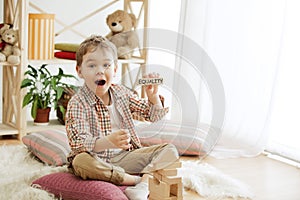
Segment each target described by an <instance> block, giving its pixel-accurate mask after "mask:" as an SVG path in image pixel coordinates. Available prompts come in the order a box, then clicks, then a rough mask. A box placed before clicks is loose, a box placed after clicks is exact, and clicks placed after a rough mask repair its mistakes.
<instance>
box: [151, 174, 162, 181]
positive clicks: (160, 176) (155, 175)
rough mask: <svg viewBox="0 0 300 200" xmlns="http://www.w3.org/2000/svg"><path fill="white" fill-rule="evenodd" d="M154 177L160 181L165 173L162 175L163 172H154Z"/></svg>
mask: <svg viewBox="0 0 300 200" xmlns="http://www.w3.org/2000/svg"><path fill="white" fill-rule="evenodd" d="M153 177H154V178H155V179H157V180H158V181H162V177H163V175H161V174H160V173H158V172H153Z"/></svg>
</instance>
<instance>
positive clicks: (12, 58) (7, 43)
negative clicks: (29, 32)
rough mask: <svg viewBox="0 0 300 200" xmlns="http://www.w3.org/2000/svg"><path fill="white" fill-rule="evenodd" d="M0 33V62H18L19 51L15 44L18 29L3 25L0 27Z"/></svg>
mask: <svg viewBox="0 0 300 200" xmlns="http://www.w3.org/2000/svg"><path fill="white" fill-rule="evenodd" d="M0 34H1V49H0V62H4V61H7V62H9V63H11V64H18V63H19V62H20V55H21V51H20V49H19V48H18V46H17V42H18V39H19V37H18V31H17V30H14V29H12V28H10V26H7V25H4V26H3V27H2V28H1V29H0Z"/></svg>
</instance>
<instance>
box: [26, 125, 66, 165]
mask: <svg viewBox="0 0 300 200" xmlns="http://www.w3.org/2000/svg"><path fill="white" fill-rule="evenodd" d="M22 141H23V143H24V144H25V145H26V146H27V148H28V150H29V151H31V152H32V153H33V154H34V155H35V156H36V157H38V158H39V159H40V160H41V161H42V162H44V163H47V164H48V165H54V166H61V165H64V164H66V163H67V155H68V154H69V152H70V151H71V149H70V147H69V144H68V138H67V134H66V131H61V130H46V131H40V132H35V133H30V134H29V135H26V136H24V137H22Z"/></svg>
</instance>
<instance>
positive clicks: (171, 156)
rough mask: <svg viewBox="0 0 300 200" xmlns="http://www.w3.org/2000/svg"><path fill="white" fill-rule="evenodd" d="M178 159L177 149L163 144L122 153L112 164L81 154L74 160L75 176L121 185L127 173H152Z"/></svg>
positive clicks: (113, 159) (115, 157)
mask: <svg viewBox="0 0 300 200" xmlns="http://www.w3.org/2000/svg"><path fill="white" fill-rule="evenodd" d="M177 159H178V152H177V149H176V147H175V146H174V145H172V144H162V145H154V146H150V147H143V148H140V149H135V150H133V151H121V152H120V153H119V154H117V155H116V156H114V157H113V158H111V163H106V162H105V161H103V160H100V159H96V158H94V157H92V156H91V155H90V154H88V153H81V154H78V155H77V156H76V157H75V158H74V160H73V162H72V166H73V172H74V174H75V175H76V176H80V177H82V178H83V179H97V180H102V181H107V182H111V183H114V184H116V185H120V184H121V183H122V182H123V180H124V174H125V173H128V174H138V173H150V172H152V171H154V170H158V169H162V168H164V167H165V166H167V165H168V164H170V163H172V162H174V161H176V160H177Z"/></svg>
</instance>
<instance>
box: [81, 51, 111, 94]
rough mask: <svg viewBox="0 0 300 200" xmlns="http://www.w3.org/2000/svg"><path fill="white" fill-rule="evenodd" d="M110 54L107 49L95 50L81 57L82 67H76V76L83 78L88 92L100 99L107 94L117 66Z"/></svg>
mask: <svg viewBox="0 0 300 200" xmlns="http://www.w3.org/2000/svg"><path fill="white" fill-rule="evenodd" d="M114 63H115V62H114V59H113V55H112V53H111V52H110V51H109V50H107V49H101V48H97V49H96V50H95V51H93V52H88V53H86V54H85V55H84V56H83V60H82V65H81V66H77V67H76V70H77V73H78V76H79V77H80V78H83V79H84V81H85V83H86V84H87V86H88V87H89V89H90V90H92V91H94V92H95V94H96V95H97V96H99V97H100V98H102V97H104V95H106V94H107V93H108V89H109V88H110V86H111V84H112V81H113V77H114V76H115V74H116V71H117V66H115V64H114Z"/></svg>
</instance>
